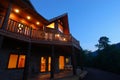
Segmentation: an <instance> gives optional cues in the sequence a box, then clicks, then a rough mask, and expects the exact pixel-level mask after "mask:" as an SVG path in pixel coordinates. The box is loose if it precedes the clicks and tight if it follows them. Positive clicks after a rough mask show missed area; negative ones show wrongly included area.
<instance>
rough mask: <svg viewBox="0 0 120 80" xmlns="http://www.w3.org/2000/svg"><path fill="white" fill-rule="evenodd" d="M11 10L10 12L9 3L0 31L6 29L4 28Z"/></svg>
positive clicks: (10, 6)
mask: <svg viewBox="0 0 120 80" xmlns="http://www.w3.org/2000/svg"><path fill="white" fill-rule="evenodd" d="M11 10H12V3H11V2H10V3H9V6H8V9H7V11H6V15H5V18H4V20H3V25H2V29H6V27H7V23H8V20H9V16H10V13H11Z"/></svg>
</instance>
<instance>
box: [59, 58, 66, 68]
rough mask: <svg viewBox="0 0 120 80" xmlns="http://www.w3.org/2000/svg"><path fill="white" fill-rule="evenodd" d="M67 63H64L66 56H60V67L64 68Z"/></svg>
mask: <svg viewBox="0 0 120 80" xmlns="http://www.w3.org/2000/svg"><path fill="white" fill-rule="evenodd" d="M64 66H65V63H64V56H60V57H59V69H64Z"/></svg>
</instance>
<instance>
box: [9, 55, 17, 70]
mask: <svg viewBox="0 0 120 80" xmlns="http://www.w3.org/2000/svg"><path fill="white" fill-rule="evenodd" d="M17 59H18V55H15V54H11V55H10V59H9V64H8V68H16V66H17Z"/></svg>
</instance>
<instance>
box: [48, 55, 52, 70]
mask: <svg viewBox="0 0 120 80" xmlns="http://www.w3.org/2000/svg"><path fill="white" fill-rule="evenodd" d="M50 70H51V57H48V71H50Z"/></svg>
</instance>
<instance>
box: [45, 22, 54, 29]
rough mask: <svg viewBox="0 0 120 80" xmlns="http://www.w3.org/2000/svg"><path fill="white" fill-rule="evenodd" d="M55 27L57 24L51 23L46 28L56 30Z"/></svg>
mask: <svg viewBox="0 0 120 80" xmlns="http://www.w3.org/2000/svg"><path fill="white" fill-rule="evenodd" d="M54 26H55V23H51V24H49V25H48V26H46V27H48V28H55V27H54Z"/></svg>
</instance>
